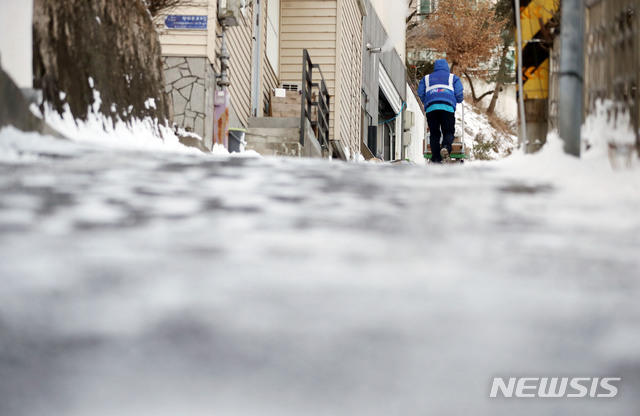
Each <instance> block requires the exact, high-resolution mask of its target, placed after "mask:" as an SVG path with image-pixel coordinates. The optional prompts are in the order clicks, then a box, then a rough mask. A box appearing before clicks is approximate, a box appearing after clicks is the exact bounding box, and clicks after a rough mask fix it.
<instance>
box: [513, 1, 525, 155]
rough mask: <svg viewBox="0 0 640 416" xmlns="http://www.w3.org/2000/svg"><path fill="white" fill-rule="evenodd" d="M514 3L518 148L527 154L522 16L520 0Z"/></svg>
mask: <svg viewBox="0 0 640 416" xmlns="http://www.w3.org/2000/svg"><path fill="white" fill-rule="evenodd" d="M515 2H516V10H515V13H516V32H517V33H516V35H517V38H518V74H517V77H518V105H519V109H520V140H521V142H520V146H521V149H522V151H523V153H524V154H527V144H528V143H527V142H528V140H527V118H526V116H525V112H524V83H523V82H522V75H523V74H522V16H521V15H520V0H515Z"/></svg>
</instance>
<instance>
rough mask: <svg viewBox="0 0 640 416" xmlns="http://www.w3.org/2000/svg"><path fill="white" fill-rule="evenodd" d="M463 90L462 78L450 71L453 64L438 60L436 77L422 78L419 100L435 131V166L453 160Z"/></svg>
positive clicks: (435, 66) (430, 139) (430, 126)
mask: <svg viewBox="0 0 640 416" xmlns="http://www.w3.org/2000/svg"><path fill="white" fill-rule="evenodd" d="M463 90H464V88H463V87H462V82H460V78H458V77H457V76H456V75H453V74H452V73H451V72H450V71H449V64H448V63H447V61H446V60H445V59H438V60H437V61H436V63H435V65H434V68H433V73H432V74H429V75H427V76H425V77H424V78H422V80H421V81H420V85H418V96H419V97H420V100H421V101H422V104H423V105H424V111H425V112H426V113H427V124H428V125H429V130H430V131H431V135H430V137H429V143H430V144H431V153H432V155H433V156H432V158H431V161H432V162H435V163H442V161H443V160H445V161H449V160H450V157H449V156H450V155H451V149H452V145H453V138H454V134H455V129H456V117H455V113H456V105H457V104H458V103H461V102H462V99H463V96H464V94H463ZM440 137H442V147H441V146H440Z"/></svg>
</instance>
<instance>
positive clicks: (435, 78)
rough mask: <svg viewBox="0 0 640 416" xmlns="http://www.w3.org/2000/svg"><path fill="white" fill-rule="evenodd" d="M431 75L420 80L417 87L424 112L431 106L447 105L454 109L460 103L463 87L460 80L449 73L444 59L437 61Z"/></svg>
mask: <svg viewBox="0 0 640 416" xmlns="http://www.w3.org/2000/svg"><path fill="white" fill-rule="evenodd" d="M433 69H434V71H433V73H432V74H429V75H427V76H426V77H424V78H422V80H421V81H420V85H418V96H419V97H420V100H422V104H423V105H424V110H425V111H427V108H429V106H430V105H431V104H437V103H438V104H449V105H450V106H451V107H453V109H454V110H455V109H456V104H457V103H461V102H462V98H463V95H464V94H463V87H462V82H460V78H458V77H457V76H455V75H453V74H451V73H450V71H449V64H448V63H447V61H446V60H445V59H438V60H437V61H436V63H435V65H434V67H433Z"/></svg>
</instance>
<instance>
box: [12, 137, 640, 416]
mask: <svg viewBox="0 0 640 416" xmlns="http://www.w3.org/2000/svg"><path fill="white" fill-rule="evenodd" d="M0 159H1V162H0V195H1V198H0V259H1V261H0V276H1V279H2V290H0V373H1V377H0V414H2V415H12V416H23V415H25V416H27V415H38V416H50V415H51V416H53V415H65V416H81V415H82V416H85V415H92V416H101V415H142V414H154V415H159V416H161V415H177V414H180V415H279V416H282V415H333V416H336V415H439V416H446V415H519V416H526V415H543V414H544V415H563V416H565V415H580V416H586V415H604V414H607V415H638V414H639V413H638V409H639V408H640V399H639V396H638V391H640V333H639V332H638V330H637V328H638V322H639V319H640V304H639V303H638V301H637V299H638V297H639V295H640V282H639V281H638V278H639V277H640V276H639V270H640V257H639V256H638V252H639V251H640V216H639V215H638V207H639V206H640V194H639V193H638V189H639V185H640V176H639V175H638V172H637V171H621V172H612V171H611V169H610V168H608V167H607V166H606V161H605V162H602V161H593V162H589V161H580V162H579V161H576V160H573V159H570V158H568V157H566V156H564V155H562V154H561V152H560V151H558V150H557V149H554V148H553V146H549V149H548V151H543V153H542V154H540V155H536V156H521V155H516V156H513V157H511V158H508V159H506V160H504V161H501V162H491V163H479V162H478V163H471V164H466V165H463V166H450V167H444V168H442V167H437V166H436V167H422V166H415V165H396V166H393V165H389V164H382V165H378V164H368V163H362V164H347V163H339V162H338V163H336V162H333V163H332V162H328V161H324V160H299V159H280V158H247V157H245V158H240V157H230V156H202V155H197V154H189V153H180V154H178V153H167V152H147V151H144V152H143V151H139V150H123V149H105V148H99V147H95V146H94V145H87V144H80V143H72V142H59V141H55V140H53V139H49V138H46V137H42V136H38V135H29V134H25V133H19V132H17V131H16V130H13V129H5V130H3V131H2V133H1V134H0ZM494 377H504V378H510V377H587V378H593V377H621V378H622V380H621V382H620V383H619V385H618V386H619V388H620V389H619V394H618V396H617V397H615V398H609V399H602V398H601V399H598V398H590V397H587V398H583V399H575V398H574V399H571V398H560V399H543V398H536V399H513V398H512V399H507V398H495V399H491V398H490V397H489V394H490V389H491V385H492V381H493V379H494Z"/></svg>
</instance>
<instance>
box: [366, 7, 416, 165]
mask: <svg viewBox="0 0 640 416" xmlns="http://www.w3.org/2000/svg"><path fill="white" fill-rule="evenodd" d="M373 3H374V2H371V1H369V0H367V2H366V7H367V15H366V16H365V18H364V37H363V41H362V42H363V45H366V44H370V45H371V46H372V47H374V48H378V47H382V46H383V45H385V44H386V43H387V41H388V39H389V35H388V33H387V31H386V30H385V28H384V26H383V24H382V21H381V18H380V17H379V16H378V12H377V10H376V9H375V7H374V4H373ZM362 59H363V68H362V70H363V71H362V73H363V78H362V92H363V94H364V97H363V98H364V105H363V109H364V110H365V111H366V113H367V117H366V118H367V119H369V118H370V121H369V122H370V123H371V124H370V125H371V126H373V127H377V128H378V136H380V135H381V134H382V131H383V129H387V128H389V127H392V130H393V132H394V134H395V136H396V138H397V141H396V146H395V148H396V153H395V154H394V155H392V156H391V158H396V157H400V149H401V146H400V145H398V144H399V141H400V140H401V136H402V127H401V123H391V125H389V126H387V125H381V124H380V122H381V121H383V120H380V118H379V113H378V111H379V107H380V104H381V103H380V99H379V97H380V91H381V80H383V79H384V85H385V89H386V90H388V91H387V92H388V93H389V94H390V95H392V97H387V99H388V100H389V101H390V102H394V103H396V104H397V108H395V109H394V110H395V111H400V107H401V104H402V102H403V101H404V100H405V99H406V96H407V93H406V70H405V66H404V62H403V61H402V59H401V58H400V57H399V56H398V53H397V52H396V51H395V49H391V50H388V51H384V52H381V53H371V52H370V51H368V50H366V49H363V58H362ZM389 90H391V91H389ZM385 94H386V93H385ZM398 102H399V104H398ZM398 121H400V120H398ZM370 140H375V139H372V138H370ZM377 142H378V143H377V146H376V147H377V154H376V156H379V157H382V154H381V151H382V149H383V143H382V142H381V139H380V137H379V138H378V139H377Z"/></svg>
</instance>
